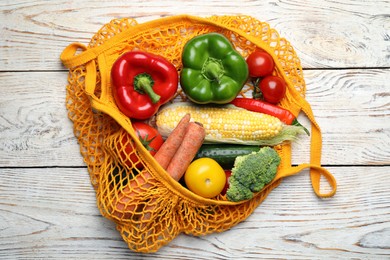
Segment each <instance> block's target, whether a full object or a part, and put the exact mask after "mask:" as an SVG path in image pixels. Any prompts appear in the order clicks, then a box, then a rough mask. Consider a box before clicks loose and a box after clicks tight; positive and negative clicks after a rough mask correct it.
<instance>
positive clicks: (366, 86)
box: [0, 70, 390, 167]
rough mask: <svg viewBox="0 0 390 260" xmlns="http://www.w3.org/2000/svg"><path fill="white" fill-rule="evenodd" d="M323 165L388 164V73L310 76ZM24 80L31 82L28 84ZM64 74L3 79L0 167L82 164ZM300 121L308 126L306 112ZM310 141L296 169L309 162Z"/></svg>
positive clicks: (298, 152) (296, 155) (302, 146)
mask: <svg viewBox="0 0 390 260" xmlns="http://www.w3.org/2000/svg"><path fill="white" fill-rule="evenodd" d="M304 73H305V77H306V81H307V88H308V89H307V99H308V101H309V102H310V103H311V105H312V109H313V111H314V114H315V116H316V119H317V121H318V123H319V124H320V126H321V129H322V132H323V161H322V163H323V164H328V165H374V164H378V165H380V164H387V165H388V164H390V161H389V158H390V149H389V147H390V141H389V140H390V138H389V135H390V125H389V121H388V120H385V118H386V117H388V116H389V111H390V109H389V106H390V102H389V95H388V93H389V89H388V84H387V79H388V78H389V77H390V70H308V71H304ZM24 78H28V79H29V80H28V85H26V81H25V80H24ZM66 78H67V73H66V72H30V73H28V72H24V73H23V78H21V73H17V72H15V73H0V86H1V89H2V95H1V96H0V105H1V110H0V140H1V142H0V166H6V167H13V166H84V163H83V161H82V158H81V156H80V153H79V146H78V144H77V141H76V140H75V138H74V135H73V130H72V123H71V122H70V120H69V119H68V118H67V111H66V109H65V86H66V84H67V82H66ZM299 120H300V121H301V122H302V123H303V124H304V125H306V126H309V123H308V121H307V118H305V117H304V115H303V114H301V115H300V117H299ZM309 140H310V139H309V137H307V136H302V138H301V139H300V140H299V141H297V142H295V143H294V152H293V163H295V164H297V163H302V162H307V161H308V160H309V145H310V143H309Z"/></svg>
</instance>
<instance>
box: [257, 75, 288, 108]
mask: <svg viewBox="0 0 390 260" xmlns="http://www.w3.org/2000/svg"><path fill="white" fill-rule="evenodd" d="M260 91H261V92H262V93H263V98H264V100H265V101H267V102H269V103H272V104H277V103H278V102H279V101H280V100H282V98H284V96H285V94H286V82H285V81H284V79H282V78H280V77H278V76H272V75H271V76H267V77H265V78H263V79H262V80H261V81H260Z"/></svg>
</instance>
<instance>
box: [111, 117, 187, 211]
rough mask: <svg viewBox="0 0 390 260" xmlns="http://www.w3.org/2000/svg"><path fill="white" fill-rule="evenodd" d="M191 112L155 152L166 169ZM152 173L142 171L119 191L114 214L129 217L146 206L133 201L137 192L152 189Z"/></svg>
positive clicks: (183, 133) (184, 131)
mask: <svg viewBox="0 0 390 260" xmlns="http://www.w3.org/2000/svg"><path fill="white" fill-rule="evenodd" d="M190 118H191V117H190V114H186V115H185V116H184V117H183V118H182V119H181V120H180V121H179V123H178V124H177V126H176V127H175V129H174V130H173V131H172V133H171V134H170V135H169V137H168V138H167V139H166V140H165V142H164V143H163V145H162V146H161V147H160V149H159V150H158V151H157V153H156V154H155V156H154V158H155V160H156V161H157V162H158V163H159V164H160V165H161V166H162V167H163V168H164V169H166V168H167V167H168V165H169V163H170V162H171V160H172V158H173V157H174V155H175V153H176V151H177V150H178V148H179V147H180V144H182V142H183V139H184V135H185V134H186V132H187V131H186V130H187V128H188V125H189V121H190ZM151 177H152V175H151V174H150V172H148V171H142V172H141V173H140V174H138V175H137V176H135V177H134V178H133V179H132V180H130V181H129V183H128V184H127V186H126V187H124V188H123V190H122V191H120V192H119V194H118V195H119V197H118V198H117V199H115V200H114V201H113V205H114V207H113V212H112V214H113V215H114V216H116V217H118V218H129V217H130V216H131V215H132V214H133V213H135V212H139V211H140V210H142V208H143V207H145V204H143V203H142V201H138V202H137V201H133V200H134V197H136V196H137V194H139V193H142V192H143V190H147V189H150V188H151V187H152V184H151V183H150V182H149V180H150V179H151Z"/></svg>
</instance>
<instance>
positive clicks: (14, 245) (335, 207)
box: [0, 167, 390, 259]
mask: <svg viewBox="0 0 390 260" xmlns="http://www.w3.org/2000/svg"><path fill="white" fill-rule="evenodd" d="M328 170H329V171H331V172H332V173H333V174H334V176H335V177H336V178H337V180H338V184H339V192H338V193H337V195H336V196H335V197H334V198H332V199H323V200H321V199H318V198H317V197H316V196H315V194H314V193H313V191H312V189H311V186H310V180H309V176H308V172H307V171H303V172H301V173H300V174H299V175H296V176H293V177H289V178H287V179H285V180H283V182H282V184H281V185H280V186H279V187H278V188H276V189H275V190H274V191H272V193H271V194H270V195H269V197H268V198H267V199H266V200H265V201H264V203H263V204H261V205H260V206H259V207H258V208H257V209H256V210H255V212H254V213H253V214H252V215H251V216H250V217H249V218H248V219H247V220H246V221H244V222H241V223H240V224H238V225H237V226H235V227H233V228H232V229H231V230H229V231H226V232H223V233H219V234H212V235H208V236H202V237H192V236H186V235H180V236H179V237H177V238H176V239H175V240H173V241H172V242H171V243H170V244H169V245H168V246H166V247H164V248H162V249H161V250H160V251H158V252H157V253H155V254H150V255H141V254H136V253H133V252H130V251H129V250H128V249H127V245H126V244H125V243H124V242H123V241H122V239H121V237H120V235H119V233H118V232H117V231H116V230H115V227H114V224H113V223H112V222H110V221H108V220H107V219H104V218H103V217H101V216H100V214H99V212H98V210H97V207H96V205H95V194H94V190H93V189H92V186H91V185H90V182H89V177H88V173H87V171H86V169H85V168H82V169H69V168H68V169H67V168H49V169H45V168H41V169H0V176H1V178H0V201H1V202H0V220H1V221H0V233H1V239H0V258H18V257H19V256H28V257H31V258H45V259H46V258H55V259H58V258H61V259H65V258H66V259H70V258H71V259H74V258H80V257H81V258H83V259H90V258H91V257H92V256H93V259H107V258H111V259H112V258H115V259H125V258H133V257H134V258H137V259H138V258H142V259H155V258H159V259H160V258H161V259H195V258H196V259H237V258H239V259H259V258H273V259H275V258H280V257H281V258H284V259H286V258H287V259H292V258H299V259H324V258H325V259H330V258H332V259H334V258H344V259H345V258H348V259H351V258H356V259H385V258H387V257H390V251H389V249H390V240H389V237H390V228H389V221H390V191H389V189H388V178H387V173H388V172H389V171H390V167H355V168H351V167H329V168H328ZM360 187H366V188H365V189H362V188H360ZM351 202H353V203H351ZM243 241H245V242H244V243H243Z"/></svg>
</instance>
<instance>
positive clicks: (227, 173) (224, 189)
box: [221, 170, 232, 195]
mask: <svg viewBox="0 0 390 260" xmlns="http://www.w3.org/2000/svg"><path fill="white" fill-rule="evenodd" d="M225 175H226V183H225V187H224V188H223V190H222V192H221V194H222V195H225V194H226V191H227V189H228V188H229V177H230V176H232V171H231V170H225Z"/></svg>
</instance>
